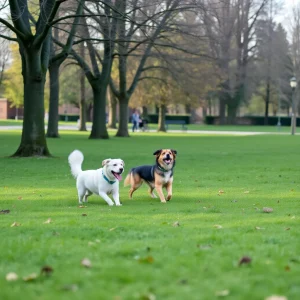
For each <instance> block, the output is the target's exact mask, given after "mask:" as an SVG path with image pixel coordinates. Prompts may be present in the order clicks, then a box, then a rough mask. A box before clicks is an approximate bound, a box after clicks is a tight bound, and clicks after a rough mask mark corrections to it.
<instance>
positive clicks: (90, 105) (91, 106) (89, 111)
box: [86, 103, 93, 122]
mask: <svg viewBox="0 0 300 300" xmlns="http://www.w3.org/2000/svg"><path fill="white" fill-rule="evenodd" d="M92 109H93V104H92V103H90V104H89V105H88V106H87V109H86V120H87V121H88V122H92V117H91V116H92Z"/></svg>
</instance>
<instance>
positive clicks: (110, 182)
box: [102, 171, 116, 184]
mask: <svg viewBox="0 0 300 300" xmlns="http://www.w3.org/2000/svg"><path fill="white" fill-rule="evenodd" d="M102 176H103V178H104V179H105V180H106V181H107V182H108V183H109V184H114V183H115V182H116V181H112V180H109V179H108V178H107V177H106V176H105V175H104V173H103V171H102Z"/></svg>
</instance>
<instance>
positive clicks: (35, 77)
mask: <svg viewBox="0 0 300 300" xmlns="http://www.w3.org/2000/svg"><path fill="white" fill-rule="evenodd" d="M283 8H284V7H283V6H282V3H280V1H276V0H257V1H253V0H213V1H211V0H201V1H200V0H193V1H182V0H166V1H164V0H163V1H161V0H160V1H158V0H153V1H145V0H104V1H99V0H91V1H89V0H85V1H84V0H68V1H65V0H43V1H37V0H31V1H30V0H27V1H26V0H24V1H18V0H6V1H4V3H3V4H0V43H1V47H0V93H1V97H7V98H9V99H10V100H11V101H12V102H13V105H15V106H20V105H24V121H23V132H22V139H21V143H20V146H19V148H18V149H17V151H16V153H15V155H16V156H31V155H46V156H47V155H50V153H49V150H48V148H47V142H46V136H48V137H59V131H58V121H59V115H58V107H59V105H62V104H68V103H70V104H72V105H75V106H77V107H79V108H80V124H79V125H80V130H86V121H88V120H90V121H92V130H91V133H90V138H96V139H97V138H109V136H108V132H107V124H106V119H107V116H106V114H107V113H108V115H109V127H112V128H117V133H116V135H117V136H120V137H127V136H129V133H128V121H129V110H128V107H132V108H134V107H140V108H142V113H143V114H144V116H146V115H147V113H148V112H149V111H152V112H153V111H154V110H155V111H156V112H157V113H158V116H159V122H158V123H159V128H158V129H159V130H165V125H164V120H165V114H166V112H170V113H178V112H180V113H187V114H191V115H193V114H194V113H195V109H197V108H199V107H201V108H202V111H203V114H204V116H205V115H217V116H218V123H220V124H235V123H236V121H237V117H238V116H241V115H264V124H268V116H269V115H273V116H274V115H278V114H279V113H280V114H285V115H289V113H290V109H291V100H292V90H291V88H290V86H289V81H290V78H291V77H293V76H295V77H296V78H299V77H300V74H299V63H300V59H299V50H300V6H299V5H298V6H297V5H296V6H294V7H293V10H291V11H290V18H289V22H288V23H289V24H288V26H286V27H287V28H284V26H283V25H282V24H281V23H279V22H278V20H279V19H280V16H281V14H283V12H284V10H283ZM281 19H282V18H281ZM107 108H108V111H107ZM117 110H118V111H117ZM45 111H47V112H48V115H49V120H48V127H47V132H46V133H45V132H44V114H45Z"/></svg>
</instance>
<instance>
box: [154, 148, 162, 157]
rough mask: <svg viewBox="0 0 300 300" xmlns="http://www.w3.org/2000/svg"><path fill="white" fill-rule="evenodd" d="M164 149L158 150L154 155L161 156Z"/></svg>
mask: <svg viewBox="0 0 300 300" xmlns="http://www.w3.org/2000/svg"><path fill="white" fill-rule="evenodd" d="M161 151H162V149H159V150H156V151H155V152H154V153H153V155H156V156H159V155H160V153H161Z"/></svg>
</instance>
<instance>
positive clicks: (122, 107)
mask: <svg viewBox="0 0 300 300" xmlns="http://www.w3.org/2000/svg"><path fill="white" fill-rule="evenodd" d="M128 101H129V100H128V99H127V98H126V97H124V98H119V128H118V131H117V134H116V136H119V137H129V133H128V119H129V116H128Z"/></svg>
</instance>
